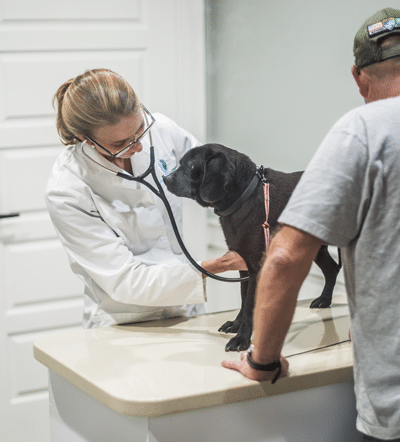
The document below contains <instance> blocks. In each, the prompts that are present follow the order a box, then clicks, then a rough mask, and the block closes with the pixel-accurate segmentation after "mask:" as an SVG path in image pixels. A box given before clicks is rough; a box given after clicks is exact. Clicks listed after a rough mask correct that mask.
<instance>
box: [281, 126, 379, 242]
mask: <svg viewBox="0 0 400 442" xmlns="http://www.w3.org/2000/svg"><path fill="white" fill-rule="evenodd" d="M337 126H339V127H337ZM343 126H344V127H343ZM364 133H365V128H364V126H363V124H362V121H360V120H358V121H350V123H347V124H343V122H341V123H340V124H339V125H336V127H334V128H333V129H332V130H331V131H330V132H329V133H328V135H327V136H326V138H325V139H324V141H323V142H322V144H321V146H320V147H319V149H318V151H317V152H316V154H315V156H314V157H313V159H312V160H311V162H310V164H309V166H308V167H307V169H306V171H305V172H304V174H303V176H302V178H301V180H300V182H299V184H298V185H297V187H296V189H295V191H294V192H293V194H292V197H291V198H290V200H289V203H288V204H287V206H286V208H285V210H284V211H283V213H282V214H281V216H280V218H279V222H280V223H281V224H287V225H290V226H293V227H296V228H298V229H300V230H302V231H305V232H307V233H309V234H311V235H313V236H315V237H317V238H319V239H321V240H323V241H324V242H326V243H327V244H331V245H335V246H339V247H344V246H346V245H347V244H349V242H350V241H352V240H353V239H354V238H355V237H356V236H357V234H358V232H359V231H360V229H361V226H362V222H363V218H364V214H365V211H366V209H367V206H368V203H369V200H370V184H369V183H370V179H369V178H370V172H371V171H370V168H369V155H368V149H367V147H366V142H365V137H364Z"/></svg>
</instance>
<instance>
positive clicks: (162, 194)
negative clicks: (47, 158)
mask: <svg viewBox="0 0 400 442" xmlns="http://www.w3.org/2000/svg"><path fill="white" fill-rule="evenodd" d="M154 164H155V155H154V146H153V143H152V142H151V144H150V165H149V167H148V168H147V170H146V171H145V172H144V173H142V174H141V175H137V176H133V175H128V174H125V173H121V172H117V176H118V177H120V178H123V179H126V180H129V181H137V182H139V183H140V184H143V185H145V186H146V187H147V188H149V189H150V190H151V191H152V192H153V193H154V194H155V195H157V196H158V197H159V198H160V199H161V201H162V202H163V203H164V206H165V208H166V209H167V213H168V216H169V219H170V221H171V225H172V228H173V230H174V233H175V237H176V239H177V241H178V243H179V246H180V248H181V249H182V251H183V253H184V254H185V256H186V258H187V259H188V260H189V262H190V263H191V264H192V265H193V266H194V267H195V268H196V269H197V270H199V271H200V272H201V273H203V274H204V275H206V276H208V277H210V278H212V279H216V280H217V281H224V282H244V281H248V279H249V278H248V277H245V278H225V277H223V276H219V275H215V274H214V273H211V272H209V271H208V270H206V269H204V268H203V267H202V266H201V265H199V264H198V263H197V262H196V261H195V260H194V259H193V257H192V256H191V254H190V253H189V251H188V250H187V248H186V246H185V244H184V242H183V240H182V237H181V235H180V233H179V230H178V226H177V225H176V221H175V217H174V214H173V212H172V209H171V205H170V204H169V201H168V199H167V197H166V196H165V192H164V189H163V188H162V186H161V183H160V181H159V180H158V178H157V175H156V171H155V167H154ZM148 175H151V176H152V177H153V180H154V182H155V184H156V186H157V189H156V188H155V187H154V186H153V185H152V184H150V183H149V182H147V181H145V179H144V178H146V177H147V176H148Z"/></svg>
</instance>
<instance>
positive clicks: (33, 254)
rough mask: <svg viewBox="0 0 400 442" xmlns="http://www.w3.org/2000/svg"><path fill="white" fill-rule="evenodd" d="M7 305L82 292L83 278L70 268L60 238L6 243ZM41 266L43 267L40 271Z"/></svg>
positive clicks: (20, 304) (36, 301) (25, 303)
mask: <svg viewBox="0 0 400 442" xmlns="http://www.w3.org/2000/svg"><path fill="white" fill-rule="evenodd" d="M4 255H5V256H4V258H5V268H6V272H5V286H6V287H5V288H6V293H7V308H8V309H12V308H15V307H19V306H23V305H27V304H34V303H38V302H49V301H57V300H60V299H65V298H69V297H73V296H77V295H78V294H80V293H82V282H81V281H80V280H79V279H78V278H77V277H76V276H74V275H73V274H72V272H66V271H65V269H68V266H69V265H68V259H67V255H66V253H65V251H64V249H63V247H62V246H61V244H60V242H59V241H58V239H56V238H54V239H50V240H42V241H33V242H30V243H17V244H10V245H8V246H5V250H4ZM38 266H40V267H42V268H43V270H42V271H38Z"/></svg>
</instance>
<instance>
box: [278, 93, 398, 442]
mask: <svg viewBox="0 0 400 442" xmlns="http://www.w3.org/2000/svg"><path fill="white" fill-rule="evenodd" d="M399 218H400V97H398V98H392V99H387V100H382V101H377V102H374V103H370V104H368V105H365V106H362V107H359V108H357V109H354V110H353V111H351V112H349V113H348V114H346V115H345V116H344V117H343V118H341V119H340V120H339V121H338V122H337V123H336V124H335V125H334V127H333V128H332V129H331V131H330V132H329V133H328V135H327V136H326V138H325V139H324V141H323V142H322V144H321V146H320V148H319V149H318V151H317V152H316V154H315V156H314V158H313V159H312V160H311V162H310V164H309V166H308V168H307V170H306V172H305V173H304V175H303V176H302V178H301V180H300V182H299V184H298V186H297V187H296V189H295V191H294V193H293V195H292V198H291V199H290V201H289V203H288V205H287V207H286V209H285V210H284V212H283V213H282V215H281V217H280V219H279V221H280V222H281V223H282V224H288V225H291V226H293V227H296V228H298V229H300V230H303V231H305V232H307V233H310V234H311V235H314V236H316V237H318V238H320V239H322V240H323V241H325V242H327V243H328V244H332V245H336V246H339V247H341V248H342V254H343V263H344V275H345V282H346V289H347V293H348V299H349V307H350V314H351V333H352V342H353V350H354V376H355V385H356V387H355V389H356V396H357V411H358V418H357V428H358V429H359V430H360V431H362V432H363V433H365V434H369V435H372V436H374V437H376V438H380V439H387V438H389V439H393V438H400V220H399Z"/></svg>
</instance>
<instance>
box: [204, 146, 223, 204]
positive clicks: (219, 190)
mask: <svg viewBox="0 0 400 442" xmlns="http://www.w3.org/2000/svg"><path fill="white" fill-rule="evenodd" d="M228 180H229V166H228V164H227V161H226V158H225V155H223V154H221V153H219V154H217V155H215V156H213V157H211V158H210V159H209V160H208V161H206V162H205V164H204V175H203V181H202V183H201V186H200V190H199V193H200V198H201V199H202V200H203V201H204V202H206V203H214V202H216V201H218V200H220V199H221V198H222V197H224V196H225V194H226V188H225V187H226V183H227V181H228Z"/></svg>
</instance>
